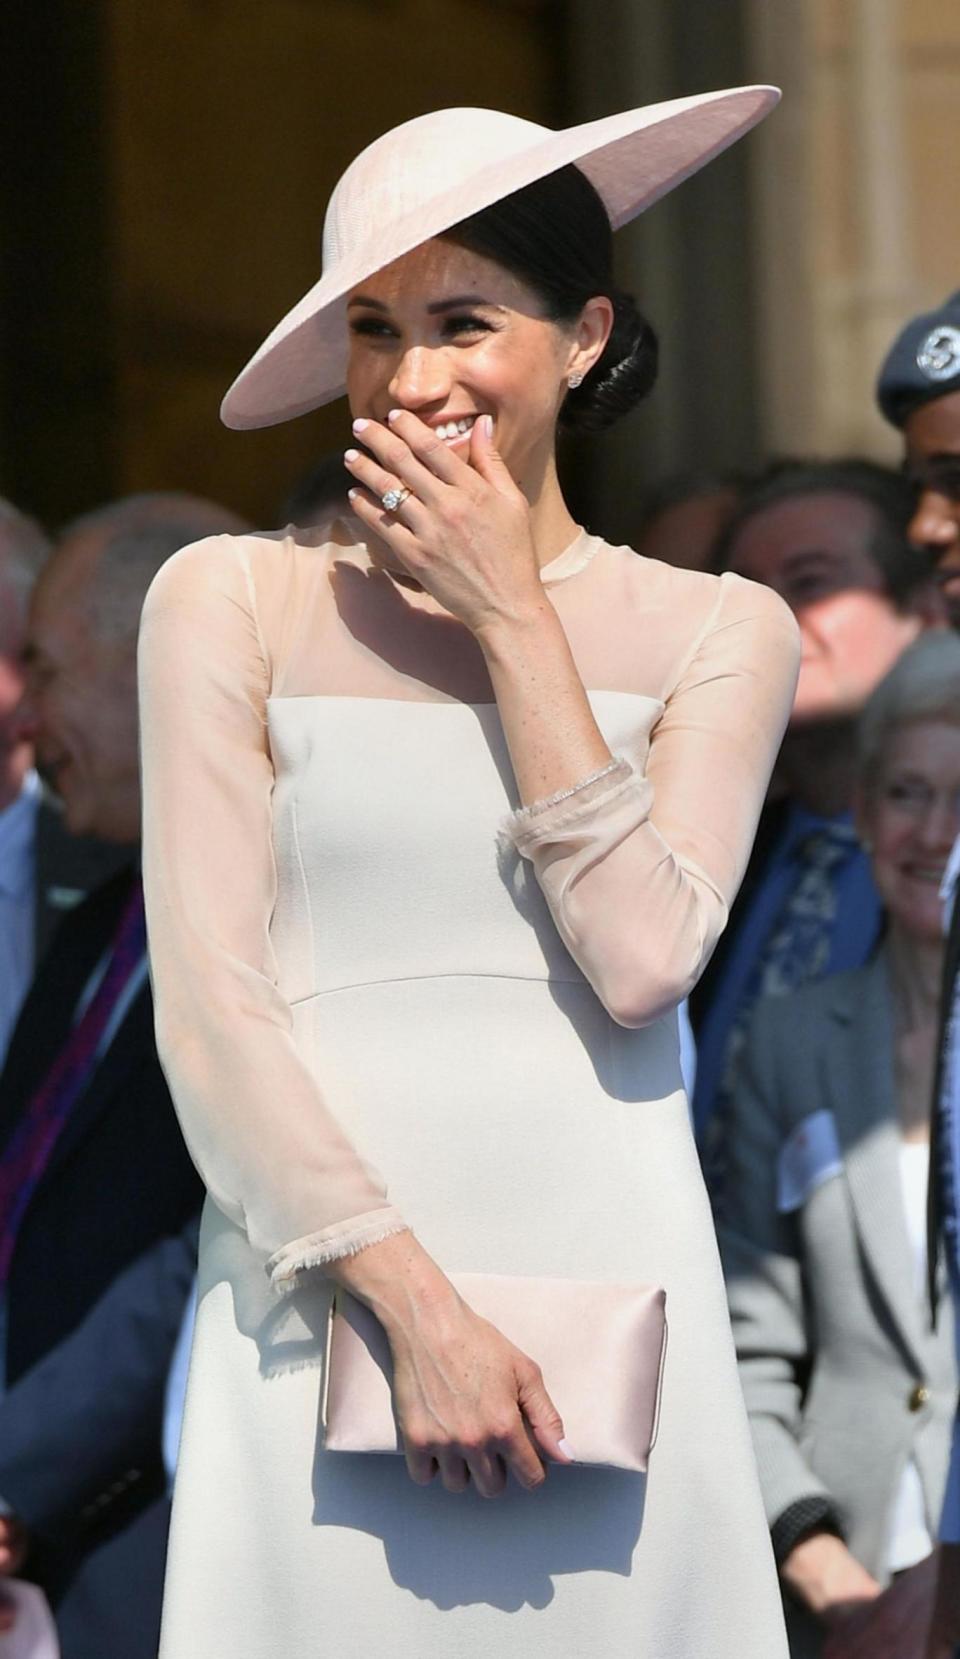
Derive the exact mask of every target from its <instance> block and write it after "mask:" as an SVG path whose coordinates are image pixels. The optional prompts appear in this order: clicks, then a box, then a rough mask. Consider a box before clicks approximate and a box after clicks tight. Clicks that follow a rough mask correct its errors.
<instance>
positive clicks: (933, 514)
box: [907, 490, 960, 552]
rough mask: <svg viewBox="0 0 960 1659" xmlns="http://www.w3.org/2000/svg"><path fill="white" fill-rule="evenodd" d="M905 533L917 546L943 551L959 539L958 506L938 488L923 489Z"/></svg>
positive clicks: (959, 510) (959, 518) (959, 513)
mask: <svg viewBox="0 0 960 1659" xmlns="http://www.w3.org/2000/svg"><path fill="white" fill-rule="evenodd" d="M907 535H908V537H909V539H910V541H912V542H913V543H914V545H915V546H917V547H930V548H937V549H938V550H939V551H941V552H944V551H945V550H946V549H947V548H948V547H952V546H953V545H954V543H955V542H957V541H960V508H958V506H957V503H956V502H953V501H951V500H950V497H949V496H947V495H944V494H943V493H942V492H941V491H940V490H923V491H922V492H921V495H920V500H919V501H918V502H917V510H916V512H915V513H914V515H913V517H912V519H911V520H910V523H909V526H908V527H907Z"/></svg>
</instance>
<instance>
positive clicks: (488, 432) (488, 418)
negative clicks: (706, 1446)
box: [480, 415, 563, 1446]
mask: <svg viewBox="0 0 960 1659" xmlns="http://www.w3.org/2000/svg"><path fill="white" fill-rule="evenodd" d="M480 430H481V432H482V433H483V436H484V437H485V438H492V437H493V416H492V415H481V416H480ZM560 1444H561V1446H562V1445H563V1441H562V1440H561V1442H560Z"/></svg>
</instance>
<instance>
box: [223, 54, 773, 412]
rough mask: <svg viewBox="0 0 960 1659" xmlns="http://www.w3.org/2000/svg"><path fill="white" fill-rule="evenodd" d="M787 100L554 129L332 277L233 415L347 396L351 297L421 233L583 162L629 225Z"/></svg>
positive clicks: (752, 97) (765, 98)
mask: <svg viewBox="0 0 960 1659" xmlns="http://www.w3.org/2000/svg"><path fill="white" fill-rule="evenodd" d="M779 97H780V93H779V91H778V89H777V88H776V87H771V86H747V87H736V88H734V89H733V90H731V91H727V92H707V93H701V94H699V95H697V96H694V97H691V98H675V99H672V100H671V101H670V102H668V103H663V104H649V105H647V106H645V107H644V108H643V109H636V110H627V111H624V112H623V113H621V114H619V115H608V116H604V117H603V118H602V119H601V120H599V121H588V122H586V123H584V124H583V125H581V126H577V127H567V128H565V129H564V130H563V131H561V132H547V131H545V132H544V136H543V138H542V139H536V140H534V141H532V142H531V144H530V145H529V147H528V148H525V149H523V150H521V151H520V152H519V153H517V154H515V155H512V156H510V157H509V158H507V159H505V160H504V159H499V160H497V161H496V162H493V163H488V164H487V165H486V166H478V168H477V170H476V172H474V173H472V174H471V175H470V176H469V177H468V178H467V179H464V180H460V181H459V182H458V183H457V185H456V187H455V188H454V189H451V190H447V191H445V192H443V193H442V194H438V195H435V196H433V197H432V198H431V199H430V200H429V201H427V202H425V203H423V205H422V206H420V207H418V208H417V210H416V211H414V212H410V213H407V214H406V215H405V216H404V217H403V218H400V219H397V220H395V221H393V223H392V224H391V225H390V226H389V230H388V232H387V234H385V235H383V236H380V237H378V238H377V239H376V241H375V243H371V242H365V243H364V245H363V247H361V248H359V249H358V250H356V252H355V253H354V254H353V255H352V256H351V257H348V258H344V259H342V260H339V261H338V262H337V264H336V266H335V267H334V268H333V269H332V270H330V271H329V272H328V273H327V274H326V275H324V276H322V277H321V278H320V281H319V282H317V283H315V284H314V286H313V287H312V288H311V289H310V290H309V291H308V293H306V294H305V295H304V296H303V298H302V299H301V300H300V301H299V302H298V303H297V304H296V305H295V306H294V307H293V309H292V310H291V311H288V312H287V315H286V316H285V317H283V318H282V320H281V321H280V322H279V323H278V324H277V326H276V328H274V329H273V331H272V332H271V333H270V334H269V335H268V336H267V338H266V340H264V342H263V344H262V346H260V348H259V350H258V351H257V352H256V353H255V354H254V356H253V357H252V358H251V359H250V361H249V363H248V364H247V365H246V367H245V368H244V369H242V370H241V372H240V374H238V376H237V378H236V380H235V381H234V382H233V385H232V386H231V387H230V390H229V391H228V392H227V394H226V396H225V398H224V399H223V403H222V404H221V406H220V416H221V419H222V420H223V422H224V424H225V425H226V426H230V427H234V428H236V429H238V430H247V429H249V428H252V427H259V426H274V425H277V424H278V423H279V422H280V421H285V420H292V419H293V418H294V417H295V416H297V415H303V414H306V413H307V412H308V411H309V410H311V409H318V408H320V407H321V406H322V405H323V404H325V403H330V402H332V400H333V399H334V398H336V397H339V396H341V394H342V393H343V392H344V390H345V378H346V366H347V327H346V300H347V295H348V294H349V293H350V291H351V290H352V289H353V288H355V287H356V286H357V284H358V283H360V282H362V281H364V279H365V278H366V277H369V276H372V275H373V273H374V271H379V270H383V268H384V267H385V266H387V265H390V264H392V263H393V261H394V260H395V259H399V258H400V257H401V256H402V255H403V254H405V253H409V252H410V250H411V249H412V248H416V247H419V245H420V243H421V242H426V241H428V240H429V239H430V238H431V237H433V236H440V235H442V234H443V232H444V231H447V230H450V229H451V228H452V227H453V226H454V225H456V224H459V223H460V222H461V220H463V219H468V218H470V216H471V215H472V214H474V213H479V212H481V211H482V209H483V208H485V207H490V206H491V205H492V203H494V202H497V201H500V200H502V199H503V198H504V197H505V196H509V195H512V194H513V192H514V191H516V190H521V189H523V187H524V186H525V185H528V184H532V183H533V182H534V181H535V180H536V179H540V178H545V177H546V175H547V174H548V173H553V172H556V171H557V169H558V168H560V167H565V166H567V165H569V164H570V163H571V162H572V163H575V164H576V165H577V166H578V167H579V168H580V169H581V171H582V172H583V173H585V174H586V176H587V178H588V179H589V180H590V182H591V184H592V185H593V186H594V188H595V190H596V191H597V192H598V194H599V195H600V197H601V199H602V200H603V203H604V205H605V207H606V209H607V212H608V214H609V216H610V222H611V224H612V226H613V228H614V230H617V229H618V228H619V226H621V225H624V224H626V223H627V221H628V220H630V219H632V218H634V217H635V216H636V215H637V214H638V213H642V212H643V211H644V209H645V208H648V207H650V206H651V205H652V204H653V203H654V202H656V201H658V200H659V199H660V197H661V196H665V195H666V194H667V192H668V191H670V190H673V189H674V188H675V186H676V185H678V184H682V183H683V181H684V179H687V178H690V176H691V175H692V174H693V173H696V172H697V171H698V170H699V168H701V167H704V166H705V165H706V163H707V162H708V161H711V160H712V159H713V157H714V156H717V155H719V154H720V153H721V151H723V150H725V149H727V148H728V146H729V145H731V144H733V143H734V142H735V141H736V140H737V139H738V138H740V137H742V135H743V134H744V133H746V132H749V130H750V128H751V127H754V126H756V124H757V122H758V121H760V120H762V119H763V117H764V116H765V115H766V114H768V112H769V111H770V110H771V109H772V108H773V107H774V105H775V104H776V103H777V102H778V100H779Z"/></svg>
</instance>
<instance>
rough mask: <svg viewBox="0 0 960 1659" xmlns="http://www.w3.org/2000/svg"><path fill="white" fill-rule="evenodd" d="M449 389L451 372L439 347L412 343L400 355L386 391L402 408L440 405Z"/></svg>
mask: <svg viewBox="0 0 960 1659" xmlns="http://www.w3.org/2000/svg"><path fill="white" fill-rule="evenodd" d="M449 388H450V371H449V368H448V366H447V361H446V357H445V354H444V352H443V351H442V349H437V348H435V347H431V346H424V345H414V346H408V347H407V348H406V350H405V351H404V352H403V353H402V354H401V356H400V359H399V361H398V363H397V366H396V369H395V370H394V373H393V376H392V377H391V380H390V386H389V392H390V396H391V398H392V399H393V401H394V402H395V403H397V404H399V405H400V407H401V408H403V409H422V408H423V407H424V405H425V404H430V403H441V404H442V403H443V401H444V399H445V398H446V396H447V392H448V391H449Z"/></svg>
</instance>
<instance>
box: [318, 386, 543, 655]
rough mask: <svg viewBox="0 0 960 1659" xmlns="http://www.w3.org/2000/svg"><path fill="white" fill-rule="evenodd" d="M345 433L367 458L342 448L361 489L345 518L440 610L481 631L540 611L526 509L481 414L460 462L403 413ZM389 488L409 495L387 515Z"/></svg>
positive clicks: (431, 433)
mask: <svg viewBox="0 0 960 1659" xmlns="http://www.w3.org/2000/svg"><path fill="white" fill-rule="evenodd" d="M353 430H354V432H355V433H356V435H357V437H358V438H360V439H361V440H362V441H363V443H364V444H366V445H367V447H368V448H369V449H370V450H371V451H372V452H373V458H371V457H370V456H367V455H364V454H362V453H360V451H358V450H354V449H348V450H347V452H346V457H345V460H346V464H347V467H348V468H349V470H350V472H351V473H352V474H353V476H354V478H355V479H356V480H357V483H358V485H361V486H363V487H362V488H360V489H357V490H354V491H351V493H350V499H351V505H352V507H353V510H354V512H355V513H356V515H357V517H358V518H359V519H360V520H361V522H362V523H363V524H365V525H367V526H368V527H369V529H370V530H372V531H373V532H374V533H375V534H376V535H377V536H379V537H380V538H381V540H382V541H383V542H385V543H386V545H387V547H389V549H390V551H391V553H392V554H393V555H394V556H395V557H396V559H397V560H398V562H399V563H400V564H401V565H402V566H403V568H404V569H405V570H407V571H408V572H409V574H410V575H411V576H413V577H414V578H415V579H416V580H417V581H418V582H419V583H420V584H421V586H422V587H424V588H425V589H426V590H427V592H428V593H430V594H432V596H433V598H434V599H436V600H437V602H438V603H439V604H441V605H442V606H443V607H444V609H445V610H447V611H449V612H450V613H451V615H453V616H456V617H458V618H459V619H460V621H461V622H463V623H464V624H465V626H466V627H468V628H469V629H470V631H471V632H472V633H473V634H482V633H483V631H484V629H485V628H487V627H489V626H494V625H496V624H497V623H499V622H502V621H503V620H504V619H512V618H516V617H522V616H523V615H525V614H527V613H532V612H533V611H534V610H536V609H539V608H540V607H541V606H542V604H543V588H542V584H541V582H540V572H539V568H538V565H537V556H536V552H535V549H534V545H533V535H532V531H531V526H530V509H529V506H528V504H527V501H526V498H525V497H524V495H523V493H522V491H521V490H519V489H518V487H517V485H516V484H515V483H514V481H513V479H512V477H511V476H510V473H509V472H508V470H507V468H506V466H505V464H504V462H503V461H502V460H501V458H500V456H499V455H498V453H497V451H496V450H495V449H494V446H493V422H492V420H491V418H490V417H489V416H488V415H480V416H478V417H477V419H476V421H475V422H474V426H473V431H472V432H471V435H470V449H469V461H467V460H464V459H462V458H461V456H459V455H457V454H455V453H454V452H453V451H452V450H451V449H450V447H449V445H448V444H447V443H445V442H444V440H443V439H442V438H438V437H437V435H436V433H435V432H434V431H433V430H432V429H431V428H430V427H429V426H425V425H424V423H423V421H421V420H418V418H417V416H416V415H414V414H411V413H410V411H409V410H399V411H391V415H390V417H389V420H388V424H387V425H386V426H384V425H381V423H380V422H379V421H373V420H368V421H355V422H354V425H353ZM398 486H399V487H402V488H406V489H407V490H409V492H410V493H409V495H408V496H407V497H406V499H405V500H404V501H403V502H402V504H401V505H400V506H399V507H397V508H396V510H395V511H394V512H388V511H386V510H385V509H384V507H383V505H382V502H381V497H382V496H384V495H385V494H386V493H387V491H388V490H391V489H395V488H397V487H398Z"/></svg>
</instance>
